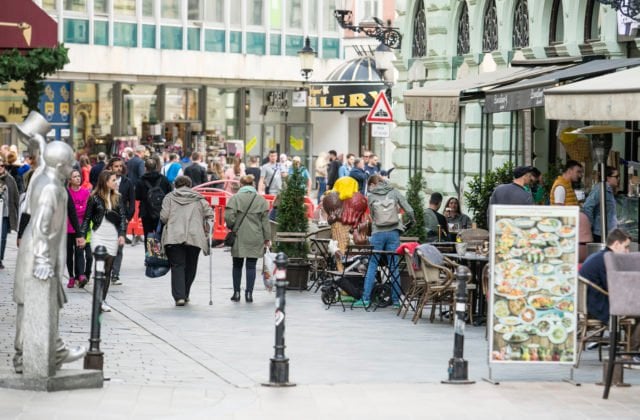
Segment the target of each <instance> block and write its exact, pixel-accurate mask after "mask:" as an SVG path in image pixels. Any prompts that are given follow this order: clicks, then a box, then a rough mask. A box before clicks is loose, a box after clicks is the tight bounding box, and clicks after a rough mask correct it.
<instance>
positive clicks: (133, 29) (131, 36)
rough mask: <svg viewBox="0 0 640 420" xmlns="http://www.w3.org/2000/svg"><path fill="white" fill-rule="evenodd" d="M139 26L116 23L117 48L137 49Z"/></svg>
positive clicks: (114, 31) (114, 40) (115, 43)
mask: <svg viewBox="0 0 640 420" xmlns="http://www.w3.org/2000/svg"><path fill="white" fill-rule="evenodd" d="M137 39H138V25H136V24H135V23H122V22H115V23H114V24H113V45H115V46H116V47H136V46H137Z"/></svg>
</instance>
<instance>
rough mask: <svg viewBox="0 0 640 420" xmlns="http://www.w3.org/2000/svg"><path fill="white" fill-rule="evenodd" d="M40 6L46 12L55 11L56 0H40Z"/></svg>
mask: <svg viewBox="0 0 640 420" xmlns="http://www.w3.org/2000/svg"><path fill="white" fill-rule="evenodd" d="M42 8H43V9H44V10H46V11H48V12H55V11H56V0H42Z"/></svg>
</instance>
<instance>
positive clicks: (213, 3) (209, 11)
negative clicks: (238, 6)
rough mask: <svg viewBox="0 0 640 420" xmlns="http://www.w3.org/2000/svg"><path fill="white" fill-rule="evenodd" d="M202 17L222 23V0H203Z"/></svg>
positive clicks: (208, 20)
mask: <svg viewBox="0 0 640 420" xmlns="http://www.w3.org/2000/svg"><path fill="white" fill-rule="evenodd" d="M204 19H205V20H206V21H207V22H216V23H224V0H205V3H204Z"/></svg>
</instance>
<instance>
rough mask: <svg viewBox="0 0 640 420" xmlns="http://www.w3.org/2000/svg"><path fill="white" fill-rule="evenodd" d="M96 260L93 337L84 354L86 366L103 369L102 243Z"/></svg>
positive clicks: (103, 258)
mask: <svg viewBox="0 0 640 420" xmlns="http://www.w3.org/2000/svg"><path fill="white" fill-rule="evenodd" d="M93 255H94V257H95V260H96V268H95V276H94V279H93V305H92V306H91V338H89V351H87V354H86V355H85V356H84V368H85V369H96V370H103V369H102V368H103V366H104V353H103V352H102V351H100V322H101V315H100V310H101V306H102V289H103V287H104V280H105V274H104V260H105V258H106V256H107V249H106V248H105V247H104V246H102V245H100V246H98V247H96V252H95V253H94V254H93Z"/></svg>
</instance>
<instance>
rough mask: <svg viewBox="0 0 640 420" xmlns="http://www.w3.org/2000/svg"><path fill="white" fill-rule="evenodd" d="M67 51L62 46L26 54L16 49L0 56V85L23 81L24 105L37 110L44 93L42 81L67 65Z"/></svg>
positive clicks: (35, 50) (38, 49)
mask: <svg viewBox="0 0 640 420" xmlns="http://www.w3.org/2000/svg"><path fill="white" fill-rule="evenodd" d="M68 53H69V49H68V48H65V47H64V45H63V44H58V46H57V47H55V48H36V49H33V50H30V51H29V52H27V53H23V52H21V51H18V50H16V49H14V50H11V51H7V52H5V53H3V54H0V84H4V83H8V82H10V81H12V80H18V81H20V80H21V81H24V87H23V89H22V90H23V91H24V93H25V95H26V96H27V98H26V99H25V100H24V104H25V105H26V106H27V107H28V108H29V110H30V111H31V110H33V111H37V110H38V100H39V99H40V95H41V94H42V92H43V91H44V85H43V83H42V80H43V79H45V78H46V77H47V76H49V75H51V74H54V73H55V72H57V71H58V70H62V69H63V68H64V66H65V65H66V64H68V63H69V55H68Z"/></svg>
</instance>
